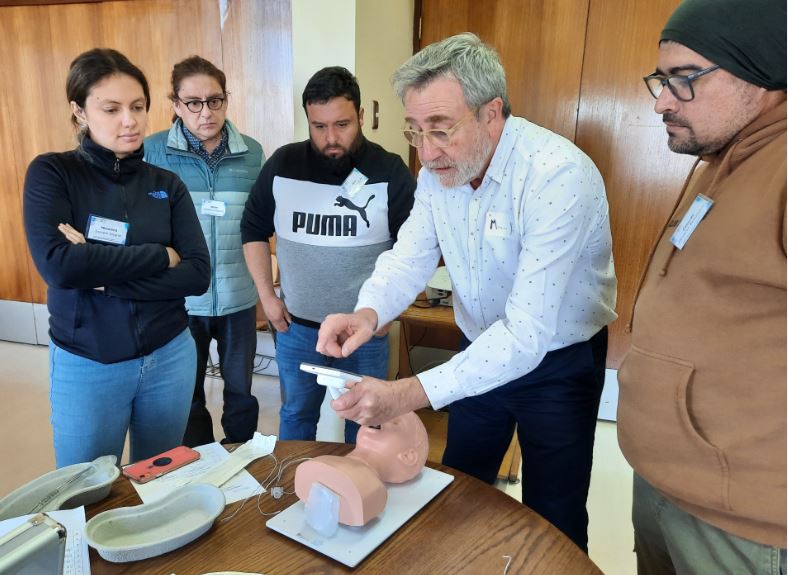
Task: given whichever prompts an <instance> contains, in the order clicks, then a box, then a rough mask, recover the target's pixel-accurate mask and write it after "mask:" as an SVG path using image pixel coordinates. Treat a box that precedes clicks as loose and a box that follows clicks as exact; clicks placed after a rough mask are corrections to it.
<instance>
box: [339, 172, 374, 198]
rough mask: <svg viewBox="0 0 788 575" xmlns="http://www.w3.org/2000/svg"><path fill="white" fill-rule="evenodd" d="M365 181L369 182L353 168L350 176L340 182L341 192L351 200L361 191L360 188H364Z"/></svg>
mask: <svg viewBox="0 0 788 575" xmlns="http://www.w3.org/2000/svg"><path fill="white" fill-rule="evenodd" d="M367 180H369V178H368V177H366V176H365V175H364V174H362V173H361V172H359V171H358V170H357V169H356V168H353V171H352V172H350V175H349V176H348V177H347V178H345V181H344V182H342V190H343V191H344V192H345V195H346V196H347V197H348V198H350V199H353V196H355V195H356V194H357V193H359V192H360V191H361V188H363V187H364V184H366V183H367Z"/></svg>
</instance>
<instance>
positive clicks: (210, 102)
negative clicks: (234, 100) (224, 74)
mask: <svg viewBox="0 0 788 575" xmlns="http://www.w3.org/2000/svg"><path fill="white" fill-rule="evenodd" d="M229 94H230V93H229V92H227V93H226V94H225V95H224V96H215V97H213V98H208V99H207V100H181V99H180V98H178V101H179V102H180V103H181V104H183V105H184V106H186V109H187V110H189V111H190V112H192V113H194V114H199V113H200V112H202V107H203V106H205V105H207V106H208V109H209V110H220V109H221V108H222V106H224V101H225V100H226V99H227V96H228V95H229Z"/></svg>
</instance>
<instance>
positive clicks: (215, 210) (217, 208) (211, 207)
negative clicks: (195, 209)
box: [200, 200, 227, 216]
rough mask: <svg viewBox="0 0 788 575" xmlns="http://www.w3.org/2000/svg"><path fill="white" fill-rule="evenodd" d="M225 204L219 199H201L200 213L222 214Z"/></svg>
mask: <svg viewBox="0 0 788 575" xmlns="http://www.w3.org/2000/svg"><path fill="white" fill-rule="evenodd" d="M225 211H227V206H226V205H225V203H224V202H222V201H220V200H203V201H202V207H201V208H200V213H201V214H202V215H204V216H223V215H224V212H225Z"/></svg>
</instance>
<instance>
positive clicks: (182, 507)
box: [85, 483, 225, 563]
mask: <svg viewBox="0 0 788 575" xmlns="http://www.w3.org/2000/svg"><path fill="white" fill-rule="evenodd" d="M224 505H225V501H224V493H222V490H221V489H219V488H218V487H214V486H213V485H207V484H205V483H195V484H190V485H186V486H184V487H181V488H180V489H178V490H176V491H174V492H173V493H171V494H170V495H167V496H165V497H163V498H161V499H157V500H156V501H153V502H151V503H146V504H144V505H136V506H134V507H120V508H118V509H110V510H109V511H105V512H104V513H99V514H98V515H96V516H95V517H93V518H92V519H91V520H90V521H88V522H87V525H86V526H85V539H86V540H87V542H88V545H90V546H91V547H93V548H94V549H95V550H96V551H98V554H99V555H101V556H102V557H103V558H104V559H106V560H107V561H111V562H113V563H125V562H128V561H140V560H142V559H148V558H150V557H156V556H157V555H162V554H164V553H167V552H169V551H172V550H174V549H177V548H178V547H182V546H184V545H186V544H187V543H190V542H191V541H194V540H195V539H197V538H198V537H199V536H200V535H202V534H204V533H205V532H206V531H208V530H209V529H210V528H211V525H213V522H214V521H215V520H216V518H217V517H218V516H219V514H220V513H221V512H222V511H223V510H224Z"/></svg>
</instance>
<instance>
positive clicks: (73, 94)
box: [66, 48, 150, 125]
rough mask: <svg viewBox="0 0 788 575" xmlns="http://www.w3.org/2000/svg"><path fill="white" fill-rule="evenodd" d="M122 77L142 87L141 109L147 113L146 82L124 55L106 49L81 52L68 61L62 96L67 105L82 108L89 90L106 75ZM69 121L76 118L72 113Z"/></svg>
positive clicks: (75, 123) (148, 92) (74, 120)
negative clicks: (142, 106) (142, 103)
mask: <svg viewBox="0 0 788 575" xmlns="http://www.w3.org/2000/svg"><path fill="white" fill-rule="evenodd" d="M114 74H126V75H127V76H131V77H132V78H134V79H135V80H137V82H139V83H140V85H141V86H142V92H143V94H145V110H146V111H149V110H150V89H149V88H148V80H146V79H145V74H143V73H142V70H140V69H139V68H137V66H135V65H134V64H132V63H131V62H130V61H129V59H128V58H126V56H124V55H123V54H121V53H120V52H118V51H117V50H112V49H110V48H94V49H93V50H88V51H87V52H83V53H82V54H80V55H79V56H77V57H76V58H74V61H73V62H71V66H70V67H69V70H68V77H67V78H66V97H67V98H68V101H69V102H76V104H77V106H79V107H80V108H82V109H84V108H85V100H86V99H87V97H88V94H89V93H90V90H91V88H93V86H95V85H96V84H98V83H99V82H100V81H101V80H103V79H104V78H106V77H107V76H112V75H114ZM71 122H72V123H73V124H74V125H77V124H78V122H77V119H76V117H75V116H74V115H73V114H72V115H71Z"/></svg>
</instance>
